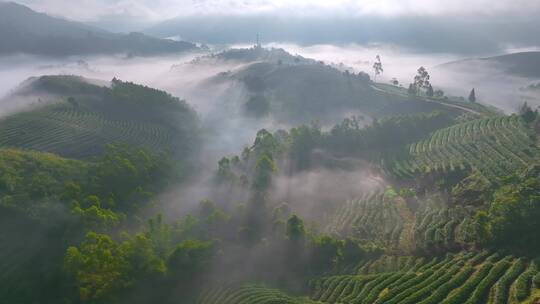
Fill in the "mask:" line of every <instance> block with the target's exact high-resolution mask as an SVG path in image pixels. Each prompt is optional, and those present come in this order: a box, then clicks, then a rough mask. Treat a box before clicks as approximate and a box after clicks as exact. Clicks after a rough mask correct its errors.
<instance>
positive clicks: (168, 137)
mask: <svg viewBox="0 0 540 304" xmlns="http://www.w3.org/2000/svg"><path fill="white" fill-rule="evenodd" d="M32 93H33V94H38V95H39V94H53V96H55V97H53V98H52V102H43V101H42V103H43V104H45V105H38V106H37V107H35V109H31V110H27V111H24V112H20V113H17V114H15V115H11V116H8V117H5V118H3V119H1V120H0V147H9V148H20V149H25V150H36V151H44V152H51V153H55V154H58V155H61V156H65V157H70V158H79V159H84V158H88V157H92V156H96V155H99V154H101V153H102V152H103V151H104V148H105V146H106V145H108V144H126V145H130V146H134V147H143V148H146V149H150V150H154V151H156V152H168V153H173V154H178V155H183V157H186V156H188V154H189V153H190V152H189V150H190V149H193V145H194V144H195V137H196V132H197V130H196V129H197V118H196V115H195V114H194V112H193V111H192V110H191V109H190V108H189V106H187V104H186V103H185V102H184V101H181V100H178V99H177V98H174V97H172V96H170V95H168V94H167V93H165V92H161V91H158V90H154V89H150V88H147V87H142V86H138V85H134V84H132V83H125V82H121V81H119V80H114V81H113V83H112V86H111V88H107V87H99V86H96V85H92V84H90V83H88V82H86V81H85V80H84V79H82V78H77V77H70V76H43V77H41V78H39V79H35V80H33V81H32V82H31V83H30V84H29V85H28V86H27V87H24V88H23V89H22V90H21V92H20V94H21V95H23V96H24V95H29V94H32Z"/></svg>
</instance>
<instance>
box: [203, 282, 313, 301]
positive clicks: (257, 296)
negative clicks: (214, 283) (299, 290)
mask: <svg viewBox="0 0 540 304" xmlns="http://www.w3.org/2000/svg"><path fill="white" fill-rule="evenodd" d="M240 303H244V304H250V303H253V304H255V303H256V304H278V303H279V304H315V303H317V302H315V301H311V300H309V299H307V298H294V297H291V296H288V295H286V294H284V293H283V292H281V291H279V290H277V289H271V288H266V287H264V286H257V285H246V286H242V287H239V288H216V289H212V290H210V291H208V292H206V293H204V294H203V295H201V297H200V298H199V300H198V301H197V304H240Z"/></svg>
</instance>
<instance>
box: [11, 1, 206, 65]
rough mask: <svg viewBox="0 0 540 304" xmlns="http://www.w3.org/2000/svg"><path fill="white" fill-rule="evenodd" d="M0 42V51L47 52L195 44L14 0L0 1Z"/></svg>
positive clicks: (152, 49) (155, 50) (142, 50)
mask: <svg viewBox="0 0 540 304" xmlns="http://www.w3.org/2000/svg"><path fill="white" fill-rule="evenodd" d="M0 42H1V43H0V54H15V53H27V54H35V55H47V56H66V55H82V54H120V53H124V54H130V55H155V54H165V53H178V52H186V51H193V50H196V49H197V46H196V45H194V44H192V43H189V42H184V41H172V40H167V39H159V38H154V37H152V36H148V35H144V34H141V33H130V34H127V35H125V34H115V33H111V32H108V31H106V30H102V29H98V28H94V27H91V26H87V25H85V24H82V23H78V22H74V21H68V20H64V19H59V18H55V17H51V16H48V15H45V14H42V13H38V12H35V11H33V10H31V9H30V8H28V7H26V6H23V5H20V4H17V3H14V2H0Z"/></svg>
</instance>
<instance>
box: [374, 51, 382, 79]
mask: <svg viewBox="0 0 540 304" xmlns="http://www.w3.org/2000/svg"><path fill="white" fill-rule="evenodd" d="M373 70H375V77H374V81H377V75H380V74H381V73H382V72H384V70H383V67H382V62H381V56H379V55H377V56H376V57H375V63H373Z"/></svg>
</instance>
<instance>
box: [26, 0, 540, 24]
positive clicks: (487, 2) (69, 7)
mask: <svg viewBox="0 0 540 304" xmlns="http://www.w3.org/2000/svg"><path fill="white" fill-rule="evenodd" d="M19 2H20V3H22V4H26V5H28V6H30V7H32V8H33V9H36V10H39V11H42V12H46V13H49V14H53V15H61V16H64V17H67V18H70V19H75V20H82V21H96V20H99V19H101V18H110V16H132V17H137V18H140V19H141V21H159V20H164V19H168V18H173V17H177V16H186V15H201V14H208V15H231V14H233V15H235V14H242V15H253V14H280V15H293V16H302V15H345V16H358V15H366V14H376V15H384V16H396V15H464V14H465V15H471V16H475V15H534V14H536V15H538V14H539V13H540V1H537V0H496V1H494V0H452V1H446V0H332V1H328V0H295V1H290V0H78V1H71V0H20V1H19Z"/></svg>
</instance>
